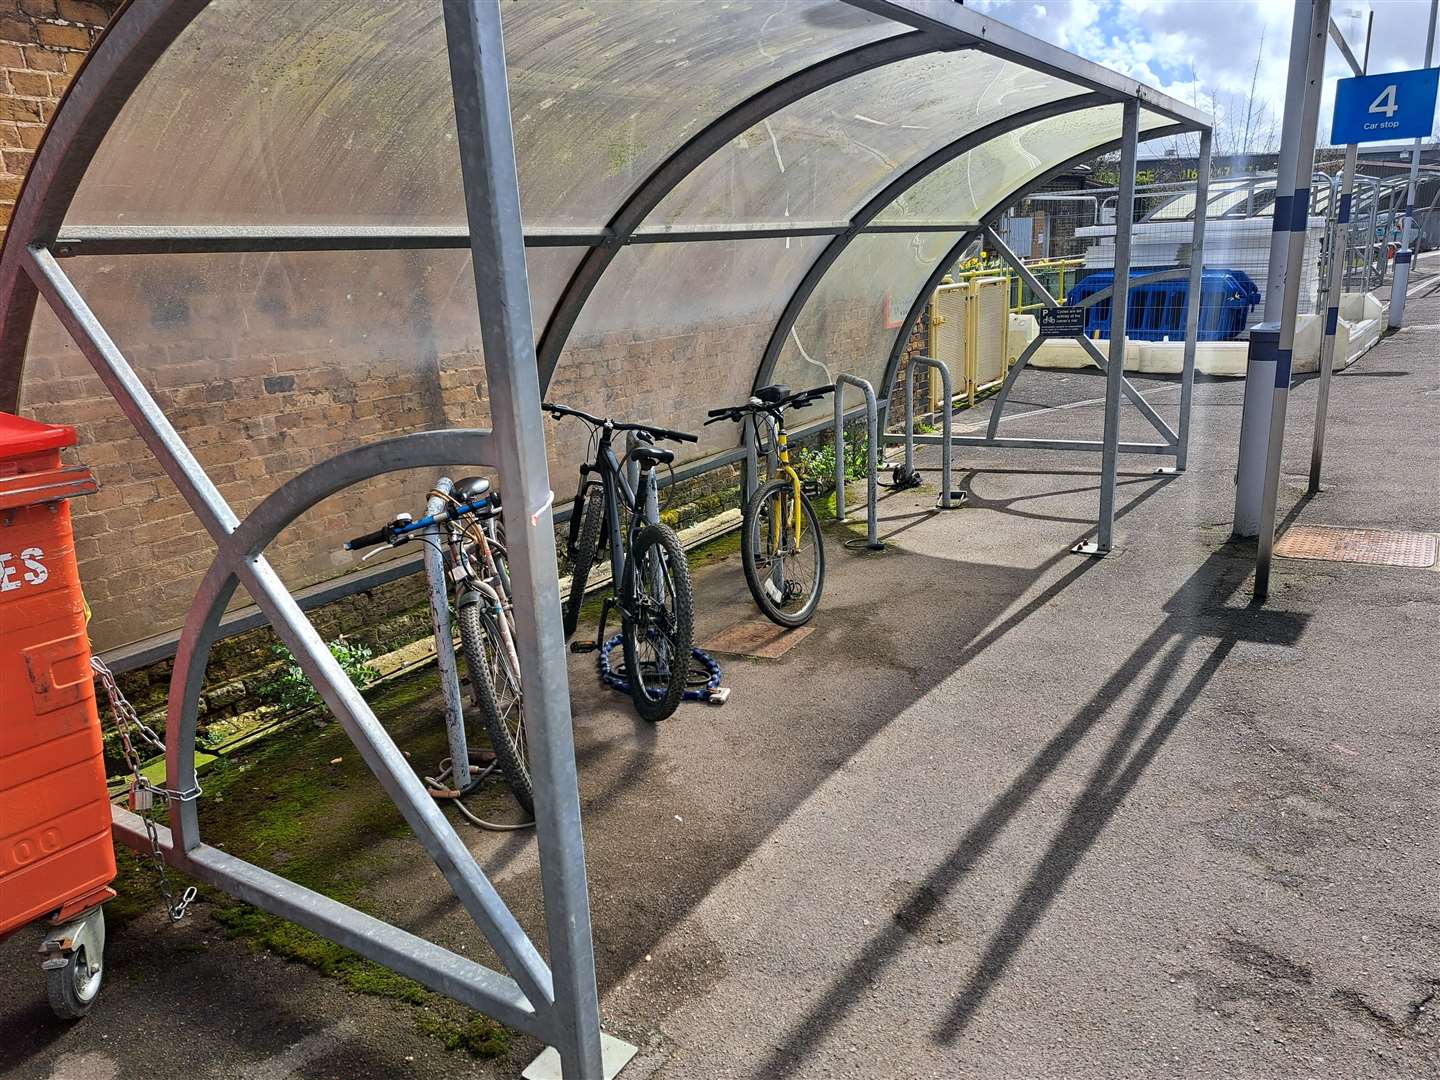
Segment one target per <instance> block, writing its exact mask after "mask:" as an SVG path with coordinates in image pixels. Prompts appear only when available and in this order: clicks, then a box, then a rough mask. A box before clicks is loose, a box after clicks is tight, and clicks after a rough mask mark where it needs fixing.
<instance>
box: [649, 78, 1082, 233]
mask: <svg viewBox="0 0 1440 1080" xmlns="http://www.w3.org/2000/svg"><path fill="white" fill-rule="evenodd" d="M1083 92H1084V88H1083V87H1079V86H1075V85H1073V84H1071V83H1067V82H1064V81H1063V80H1061V79H1057V78H1055V77H1054V76H1051V75H1046V74H1044V73H1043V72H1039V71H1034V70H1032V69H1030V68H1026V67H1022V66H1020V65H1019V64H1014V63H1010V62H1008V61H1006V60H1002V59H1000V58H998V57H995V56H991V55H988V54H986V53H981V52H975V51H973V50H964V51H960V52H950V53H929V54H926V55H924V56H916V57H913V58H911V59H909V60H903V61H900V62H898V63H894V64H889V65H886V66H885V67H882V68H877V69H876V70H874V71H868V72H863V73H861V74H859V75H855V76H853V77H851V78H849V79H845V80H843V81H841V82H839V83H836V84H835V85H833V86H830V87H827V88H826V89H824V90H821V91H818V92H817V93H814V94H811V95H810V96H808V97H806V98H803V99H802V100H800V101H798V102H796V103H795V104H793V105H790V106H788V107H787V108H785V109H782V110H781V111H779V112H778V113H776V114H775V115H774V116H771V117H769V118H768V119H766V120H765V121H764V122H763V123H761V124H758V125H756V126H755V127H752V128H751V129H750V130H749V131H747V132H745V134H743V135H741V136H740V137H739V138H737V139H733V140H731V142H730V143H729V145H727V146H726V147H725V148H724V149H723V150H720V151H717V152H716V153H715V154H714V155H713V156H712V157H711V158H710V159H709V160H708V161H706V162H705V164H704V165H703V166H702V167H701V168H700V169H698V170H697V171H695V172H694V173H692V174H691V175H690V176H689V177H687V178H686V179H685V180H684V181H683V182H682V183H681V184H680V185H679V186H678V187H677V188H676V189H675V190H674V191H673V192H671V193H670V194H669V195H668V196H667V197H666V198H665V200H664V201H663V202H662V203H661V204H660V205H659V206H658V207H656V209H655V211H654V213H653V214H652V215H651V217H650V219H649V220H650V222H651V223H658V224H665V225H701V224H713V223H722V222H785V221H789V222H807V221H812V222H813V221H832V220H848V219H849V217H850V216H851V215H852V214H853V213H854V211H855V210H856V209H857V208H858V207H859V206H861V205H862V204H863V203H864V202H865V200H866V199H867V198H869V197H870V196H872V195H873V194H874V193H875V192H877V191H878V190H880V188H882V187H883V186H884V185H885V184H886V182H888V181H889V180H891V179H893V177H894V176H895V175H896V173H898V172H899V171H901V170H903V169H905V168H906V167H908V166H910V165H913V164H914V163H916V162H917V161H919V160H921V159H922V158H924V157H925V156H926V155H927V154H929V153H931V152H933V151H935V150H938V149H939V148H940V147H942V146H945V145H947V144H949V143H951V142H954V141H955V140H956V139H958V138H960V137H961V136H963V135H966V134H968V133H969V132H972V131H976V130H978V129H979V128H982V127H984V126H985V125H986V124H989V123H992V122H994V121H996V120H999V119H1001V118H1002V117H1005V116H1010V115H1013V114H1014V113H1016V112H1019V111H1022V110H1024V109H1028V108H1031V107H1033V106H1036V105H1042V104H1045V103H1047V102H1051V101H1058V100H1060V99H1063V98H1066V97H1072V96H1075V95H1077V94H1081V93H1083Z"/></svg>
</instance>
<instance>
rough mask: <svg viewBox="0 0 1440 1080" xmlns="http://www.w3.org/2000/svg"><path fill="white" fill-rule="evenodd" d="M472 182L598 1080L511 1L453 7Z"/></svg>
mask: <svg viewBox="0 0 1440 1080" xmlns="http://www.w3.org/2000/svg"><path fill="white" fill-rule="evenodd" d="M443 11H444V18H445V36H446V46H447V51H448V53H449V60H450V81H451V87H452V91H453V93H454V97H455V118H456V131H457V134H458V136H459V140H458V141H459V150H460V168H461V177H462V180H463V183H464V189H465V206H466V211H467V217H468V220H469V224H470V250H471V258H472V261H473V264H474V273H475V292H476V296H477V298H478V302H479V309H480V327H481V338H482V343H483V345H484V350H485V373H486V382H487V384H488V388H489V397H490V414H491V422H492V424H493V425H494V444H495V449H496V456H497V459H498V460H497V462H496V464H497V465H498V467H499V472H500V486H501V489H502V490H503V491H504V492H505V509H504V517H505V537H506V546H507V550H506V553H507V555H508V557H509V561H510V567H509V569H510V580H511V582H512V585H513V587H514V591H515V631H516V635H515V636H516V646H517V651H518V652H519V654H520V671H521V676H522V689H523V692H524V695H525V726H526V730H527V736H528V738H529V743H530V767H531V773H532V775H533V776H534V778H535V830H536V838H537V841H538V844H539V849H540V882H541V889H542V892H543V895H544V900H545V927H546V932H547V934H546V936H547V941H548V944H549V956H550V964H551V969H552V972H553V977H554V1006H553V1016H552V1021H553V1023H552V1024H551V1028H552V1030H551V1032H550V1040H551V1045H552V1046H553V1047H554V1048H555V1050H556V1051H557V1052H558V1053H559V1057H560V1062H561V1067H562V1069H563V1072H564V1075H565V1077H566V1080H598V1078H600V1077H602V1076H604V1075H605V1069H604V1066H603V1064H602V1059H601V1044H600V1007H599V998H598V994H597V991H596V985H595V956H594V950H593V946H592V943H591V933H590V898H589V891H588V888H587V885H586V879H585V849H584V841H583V839H582V836H581V827H580V796H579V788H578V785H577V782H576V774H575V742H574V734H573V729H572V726H571V718H570V686H569V674H568V672H567V671H566V668H565V640H564V632H563V629H562V625H561V618H560V594H559V592H558V591H557V590H556V588H555V582H556V581H557V580H558V579H559V572H558V567H557V566H556V558H555V533H554V526H553V514H552V513H551V506H552V504H553V502H554V495H553V493H552V492H551V490H550V479H549V474H548V467H547V464H546V456H545V433H544V432H545V428H544V424H542V423H541V413H540V378H539V369H538V366H537V364H536V359H535V345H534V337H533V329H532V323H531V313H530V292H529V282H528V280H527V276H526V269H525V237H524V234H523V232H522V230H521V219H520V181H519V176H518V175H517V171H516V165H515V137H514V132H513V131H512V130H511V127H510V91H509V84H508V76H507V74H506V67H505V48H504V37H503V34H502V32H501V20H500V5H499V4H498V2H497V0H444V4H443Z"/></svg>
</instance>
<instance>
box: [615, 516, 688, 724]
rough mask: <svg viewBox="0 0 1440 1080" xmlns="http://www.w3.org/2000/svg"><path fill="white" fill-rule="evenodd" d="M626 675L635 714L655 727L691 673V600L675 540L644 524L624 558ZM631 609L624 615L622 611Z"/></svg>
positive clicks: (666, 529)
mask: <svg viewBox="0 0 1440 1080" xmlns="http://www.w3.org/2000/svg"><path fill="white" fill-rule="evenodd" d="M620 596H621V597H622V624H623V625H622V629H621V637H622V640H623V642H624V646H625V677H626V678H627V679H629V681H630V696H631V697H632V698H633V699H634V700H635V711H636V712H638V713H639V714H640V715H641V717H643V718H644V719H646V720H649V721H651V722H652V723H654V722H655V721H658V720H664V719H665V718H666V717H667V716H669V715H670V714H672V713H673V712H674V711H675V710H676V709H677V708H679V706H680V701H681V699H682V698H683V697H684V695H685V681H686V678H687V677H688V676H689V672H690V649H691V642H692V640H693V637H694V633H695V625H694V620H695V597H694V593H693V591H692V589H691V586H690V567H689V565H688V564H687V563H686V561H685V551H684V549H683V548H681V546H680V538H679V537H678V536H676V535H675V530H674V529H672V528H670V526H668V525H659V524H655V525H646V526H645V528H643V529H641V530H640V534H639V536H637V537H636V538H635V544H634V546H633V547H632V548H631V549H630V553H629V557H628V558H627V559H626V560H625V580H624V582H623V583H622V586H621V592H620ZM626 606H629V607H631V609H632V610H631V611H629V612H625V611H624V607H626Z"/></svg>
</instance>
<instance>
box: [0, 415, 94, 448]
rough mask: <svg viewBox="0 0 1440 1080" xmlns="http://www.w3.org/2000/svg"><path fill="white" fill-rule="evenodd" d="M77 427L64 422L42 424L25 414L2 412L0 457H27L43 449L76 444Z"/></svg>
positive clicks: (0, 416)
mask: <svg viewBox="0 0 1440 1080" xmlns="http://www.w3.org/2000/svg"><path fill="white" fill-rule="evenodd" d="M75 443H76V437H75V429H74V428H72V427H65V426H64V425H63V424H42V423H39V422H38V421H35V420H27V419H26V418H25V417H23V416H11V415H10V414H9V413H5V412H0V458H17V457H25V456H26V455H27V454H38V453H39V452H40V451H42V450H58V449H60V448H61V447H62V446H74V445H75Z"/></svg>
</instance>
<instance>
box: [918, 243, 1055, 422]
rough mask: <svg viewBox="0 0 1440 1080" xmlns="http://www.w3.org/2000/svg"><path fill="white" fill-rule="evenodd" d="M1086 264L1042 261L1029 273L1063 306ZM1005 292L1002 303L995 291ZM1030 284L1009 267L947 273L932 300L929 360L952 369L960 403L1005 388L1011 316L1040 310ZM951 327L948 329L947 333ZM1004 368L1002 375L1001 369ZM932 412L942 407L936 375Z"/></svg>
mask: <svg viewBox="0 0 1440 1080" xmlns="http://www.w3.org/2000/svg"><path fill="white" fill-rule="evenodd" d="M1083 263H1084V260H1082V259H1078V258H1072V259H1036V260H1035V261H1033V262H1027V263H1026V264H1025V266H1026V269H1028V270H1029V271H1030V272H1031V273H1033V274H1035V276H1036V277H1039V278H1041V280H1042V281H1043V280H1044V279H1045V278H1046V277H1047V276H1048V277H1052V278H1053V279H1054V286H1053V289H1052V291H1053V292H1054V294H1055V297H1056V299H1058V300H1060V301H1061V302H1062V303H1063V302H1064V299H1065V294H1066V292H1067V291H1068V288H1067V278H1068V279H1069V282H1070V283H1073V281H1074V280H1075V279H1076V278H1077V277H1078V276H1079V274H1078V271H1079V270H1080V268H1081V267H1082V266H1083ZM999 289H1004V292H1003V294H1001V298H999V299H997V298H996V296H995V292H996V291H997V290H999ZM1025 291H1026V290H1025V283H1024V282H1023V281H1022V280H1021V279H1020V276H1019V275H1018V274H1016V273H1015V271H1014V270H1013V269H1011V268H1010V267H1009V266H1008V265H1006V264H1003V263H1001V264H995V263H991V264H988V265H987V264H984V263H980V262H979V261H978V260H977V261H976V262H973V263H971V264H969V265H965V266H962V267H959V268H957V269H956V270H954V271H952V272H951V273H950V274H947V275H946V277H945V279H944V281H943V282H942V283H941V285H940V286H939V287H938V288H937V289H936V290H935V292H934V294H933V295H932V296H931V297H930V320H929V321H930V327H929V341H928V347H929V355H930V356H933V357H935V358H936V359H938V360H943V361H945V362H946V363H947V364H949V365H950V367H951V370H952V372H953V373H954V375H955V376H956V377H955V380H954V385H953V391H954V392H955V394H956V398H957V399H963V400H966V401H968V403H969V404H970V405H974V404H975V401H976V397H977V395H979V394H981V393H983V392H984V391H986V390H987V389H990V388H991V387H994V386H997V385H999V383H1001V382H1002V381H1003V380H1004V378H1005V374H1006V372H1007V371H1008V370H1009V368H1010V359H1011V358H1010V316H1011V315H1018V314H1025V313H1029V312H1033V311H1038V310H1039V309H1040V308H1042V307H1044V306H1045V305H1044V304H1043V303H1041V302H1040V301H1039V300H1031V301H1030V302H1029V303H1026V302H1024V301H1025ZM947 327H948V329H947ZM997 367H998V370H997ZM930 384H931V385H930V402H931V410H932V411H933V410H934V409H936V408H939V406H940V401H939V393H940V384H939V378H938V377H937V376H936V374H935V372H933V371H932V372H930Z"/></svg>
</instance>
